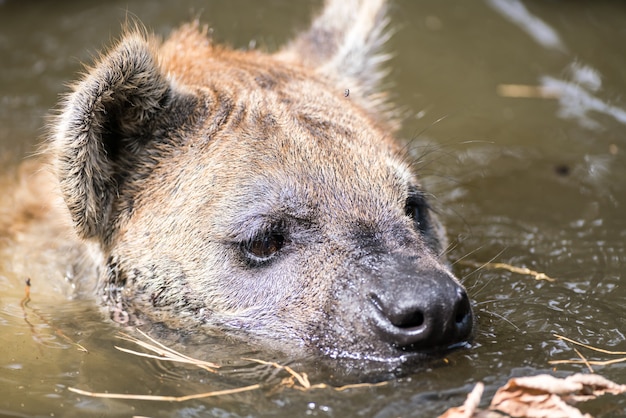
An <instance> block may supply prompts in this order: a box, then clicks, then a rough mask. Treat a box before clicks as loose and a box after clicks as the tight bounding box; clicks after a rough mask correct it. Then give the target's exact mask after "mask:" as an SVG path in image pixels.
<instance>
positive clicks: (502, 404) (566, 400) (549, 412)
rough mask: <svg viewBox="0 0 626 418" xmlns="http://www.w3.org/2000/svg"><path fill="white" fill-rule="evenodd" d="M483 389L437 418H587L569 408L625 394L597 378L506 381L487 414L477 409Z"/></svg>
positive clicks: (624, 390)
mask: <svg viewBox="0 0 626 418" xmlns="http://www.w3.org/2000/svg"><path fill="white" fill-rule="evenodd" d="M482 391H483V386H482V384H481V383H478V384H476V387H474V390H472V393H470V394H469V395H468V397H467V400H466V401H465V403H464V404H463V406H461V407H457V408H450V409H449V410H448V411H446V412H445V413H444V414H443V415H441V416H440V417H439V418H492V417H494V418H497V417H502V416H503V415H500V413H502V414H505V415H506V416H509V417H516V418H521V417H525V418H591V415H589V414H583V413H582V412H580V410H578V409H577V408H575V407H574V406H572V405H573V404H575V403H577V402H581V401H587V400H590V399H595V398H596V397H598V396H601V395H604V394H605V393H612V394H614V395H618V394H623V393H626V385H618V384H617V383H613V382H611V381H610V380H608V379H605V378H604V377H602V376H599V375H597V374H575V375H572V376H569V377H567V378H565V379H559V378H557V377H554V376H550V375H546V374H542V375H538V376H532V377H518V378H514V379H510V380H509V381H508V382H507V383H506V385H504V386H503V387H501V388H500V389H498V391H497V392H496V394H495V395H494V397H493V399H492V400H491V405H490V406H489V410H488V411H483V410H480V409H478V404H479V402H480V397H481V396H482Z"/></svg>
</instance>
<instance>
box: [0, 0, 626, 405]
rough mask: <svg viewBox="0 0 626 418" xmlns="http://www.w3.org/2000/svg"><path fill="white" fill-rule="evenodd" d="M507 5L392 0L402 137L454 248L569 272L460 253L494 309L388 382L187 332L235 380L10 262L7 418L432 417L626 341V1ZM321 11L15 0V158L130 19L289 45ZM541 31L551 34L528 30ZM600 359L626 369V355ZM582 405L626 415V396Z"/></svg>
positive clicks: (1, 388) (7, 82)
mask: <svg viewBox="0 0 626 418" xmlns="http://www.w3.org/2000/svg"><path fill="white" fill-rule="evenodd" d="M500 3H502V2H498V1H484V2H483V1H473V2H468V1H447V2H442V1H438V0H419V1H409V0H405V1H396V2H394V3H393V6H392V19H393V20H392V21H393V25H394V27H396V28H397V29H398V31H397V34H396V36H395V37H394V38H393V40H392V42H390V45H389V49H390V50H391V51H394V52H395V58H394V59H393V61H392V63H391V65H392V68H393V71H392V73H391V76H390V78H389V81H390V83H392V84H391V86H392V93H393V96H394V97H395V99H396V102H397V103H398V105H399V106H401V107H402V108H403V109H405V110H406V118H405V119H406V123H405V129H404V131H403V133H404V135H405V136H406V137H407V138H408V139H410V140H411V141H412V142H411V143H412V145H413V147H414V149H415V152H416V154H417V155H422V156H423V158H422V159H421V160H420V162H419V163H418V164H419V166H420V168H421V170H422V173H423V176H424V179H425V183H426V184H427V186H428V187H429V189H430V191H432V192H433V194H434V195H435V197H436V200H437V202H436V205H437V206H438V207H439V208H440V210H441V212H442V217H443V219H444V222H445V223H446V225H447V227H448V231H449V234H450V237H451V238H452V240H453V241H454V243H455V246H454V248H453V249H452V250H451V251H450V258H451V260H453V261H454V260H463V261H466V262H478V263H480V262H486V261H490V260H493V261H495V262H501V263H508V264H511V265H514V266H518V267H527V268H530V269H533V270H536V271H539V272H544V273H546V274H547V275H549V276H550V277H554V278H555V279H556V281H554V282H547V281H536V280H534V279H533V278H532V277H529V276H524V275H520V274H515V273H512V272H509V271H506V270H490V269H481V270H478V271H477V270H476V268H475V267H472V266H470V265H467V264H463V262H459V263H456V264H455V269H456V272H457V274H458V275H459V276H461V277H464V281H465V283H466V285H467V286H468V288H469V289H470V293H471V296H472V298H473V300H474V303H475V307H476V311H477V314H478V327H479V331H478V334H477V337H476V342H475V345H474V347H473V348H472V349H471V350H469V351H465V352H460V353H455V354H454V355H452V356H450V357H449V359H448V360H449V363H448V364H447V365H445V364H435V365H433V366H432V367H430V368H428V369H426V370H421V371H419V372H416V373H414V374H411V375H409V376H407V377H404V378H400V379H395V380H393V381H391V382H390V383H389V384H388V385H386V386H382V387H375V388H365V389H352V390H348V391H344V392H335V391H332V390H328V389H319V390H314V391H310V392H300V391H296V390H293V389H279V388H278V386H277V384H278V382H279V381H280V378H282V377H284V376H283V375H282V374H280V373H277V372H275V371H274V370H272V369H271V368H266V367H260V366H254V365H253V364H251V363H250V362H247V361H243V360H240V358H241V357H246V356H248V357H249V356H254V357H262V358H269V357H272V356H271V355H270V354H269V353H263V352H254V351H252V349H251V348H248V347H241V346H240V345H238V344H236V343H233V342H229V341H224V340H223V339H220V338H215V337H206V338H202V339H199V337H198V336H185V338H184V339H183V340H182V341H181V342H179V343H177V344H175V345H174V346H175V347H176V348H178V349H180V350H182V351H185V352H190V353H193V354H194V355H196V356H201V357H203V358H204V359H207V360H212V359H216V360H220V361H221V362H223V364H224V365H225V367H224V370H225V371H224V372H223V373H222V374H221V375H219V376H217V375H214V374H211V373H208V372H205V371H203V370H199V369H196V368H193V367H184V366H178V365H175V364H171V363H165V362H158V361H154V360H150V359H144V358H138V357H136V356H133V355H130V354H126V353H122V352H119V351H117V350H116V349H115V348H114V346H115V345H121V344H125V343H123V342H121V341H120V340H118V339H117V338H115V335H116V334H117V332H118V331H120V328H119V327H118V326H117V325H114V324H112V323H110V322H108V321H106V320H104V319H102V316H101V315H100V313H99V311H98V309H97V307H96V305H95V303H94V302H93V301H76V300H75V301H64V302H63V303H58V302H55V301H51V300H48V299H47V298H46V295H45V294H41V293H38V292H37V287H36V286H35V285H34V286H33V289H32V301H31V302H30V303H29V305H28V306H26V307H24V308H23V307H22V306H21V305H20V300H21V299H22V297H23V296H24V285H23V282H22V280H23V278H19V277H15V276H14V275H12V274H11V271H10V266H6V265H4V264H5V263H2V265H4V267H2V268H1V269H0V289H1V290H0V340H1V341H2V343H1V344H0V353H1V356H0V415H2V416H63V417H73V416H75V417H84V416H133V415H136V416H152V417H165V416H167V417H172V416H179V417H195V416H223V417H226V416H234V417H237V416H258V415H264V416H270V415H271V416H285V417H291V416H303V415H312V416H336V417H344V416H376V417H396V416H415V417H434V416H437V415H438V414H440V413H442V412H443V411H444V410H445V409H446V408H448V407H450V406H453V405H457V404H461V403H462V402H463V400H464V397H465V393H466V392H468V391H469V390H470V389H471V387H472V386H473V384H474V383H475V382H477V381H483V382H485V384H486V386H487V395H491V394H493V392H494V391H495V390H496V388H497V387H498V386H500V385H502V384H503V383H504V382H506V380H507V379H509V378H510V377H512V376H519V375H530V374H537V373H540V372H546V371H550V370H552V368H553V366H551V365H549V364H548V361H549V360H553V359H574V358H577V355H576V353H575V352H574V351H573V349H572V346H571V345H568V344H566V343H564V342H560V341H558V340H556V339H555V337H554V336H553V334H554V333H558V334H562V335H565V336H568V337H571V338H574V339H577V340H580V341H583V342H587V343H590V344H593V345H596V346H600V347H603V348H605V349H608V350H618V351H626V336H625V334H626V286H625V285H624V281H623V278H622V276H623V275H624V274H625V273H626V267H624V263H625V262H626V214H625V213H624V207H625V206H626V182H625V181H624V179H625V178H626V135H625V134H624V132H626V126H625V124H626V118H625V117H624V114H625V112H626V111H625V110H624V109H626V99H625V98H624V96H625V94H624V92H626V71H625V70H624V68H625V67H626V55H625V54H624V50H623V45H624V44H625V42H626V29H625V28H626V26H625V25H624V23H625V22H626V7H624V5H622V4H621V3H620V2H614V1H593V2H582V1H578V2H557V1H553V2H527V4H526V7H527V11H528V12H529V13H532V14H534V16H536V17H538V18H540V19H542V21H543V22H544V23H546V24H547V26H545V27H544V28H543V29H542V28H541V27H535V29H533V31H529V30H525V29H524V26H523V25H521V24H519V23H515V21H514V20H513V19H511V18H509V17H506V13H505V12H502V11H499V9H498V7H497V5H498V4H500ZM315 7H317V4H316V3H308V2H306V3H305V2H287V1H278V0H275V1H271V2H263V5H261V2H255V1H251V0H247V1H244V0H237V1H230V2H216V1H210V0H205V1H199V0H194V1H191V0H184V1H162V2H159V3H156V2H148V1H140V0H137V1H110V2H97V1H80V2H79V1H64V2H45V1H29V2H25V1H19V0H7V1H4V2H2V1H0V155H1V156H2V158H0V161H2V163H3V164H7V162H8V163H10V162H15V161H18V160H19V159H20V158H22V157H23V156H25V155H28V154H29V153H30V152H32V151H33V150H34V149H35V148H34V146H35V144H36V143H37V139H38V137H39V136H40V135H41V133H42V126H43V123H44V122H43V119H42V118H43V116H44V115H45V114H46V112H47V111H48V109H49V108H51V107H53V106H54V104H55V102H56V99H57V95H58V94H59V93H61V92H64V91H65V90H66V89H65V87H64V83H65V82H67V81H69V80H71V79H73V78H75V73H76V72H77V71H79V70H80V63H81V62H89V61H90V58H91V57H92V56H94V55H95V53H96V51H97V50H98V49H100V48H101V47H102V46H104V45H106V44H108V43H109V41H110V40H111V39H112V38H115V36H116V35H117V34H118V33H119V28H120V22H122V21H124V19H125V18H126V17H127V16H129V17H137V18H139V19H140V20H141V21H143V22H144V23H145V24H146V25H147V26H148V27H149V28H151V29H153V30H154V31H156V32H157V33H159V34H166V33H167V32H168V31H169V30H170V29H171V28H172V27H173V26H175V25H177V24H178V23H180V22H183V21H186V20H188V19H189V18H190V17H193V16H196V15H198V14H200V16H201V20H203V21H205V22H208V23H210V24H211V25H212V27H213V28H214V29H215V32H214V33H215V36H216V38H217V39H219V40H227V41H228V42H229V43H231V44H233V45H235V46H238V47H241V46H246V45H247V44H248V42H249V41H250V40H251V39H254V40H256V43H257V45H263V46H266V47H268V48H270V49H273V48H275V47H276V46H277V45H279V44H280V43H281V42H283V41H284V40H285V39H287V38H288V37H289V35H290V34H292V33H294V32H295V30H296V28H301V27H304V26H305V25H306V23H307V22H308V18H309V16H310V13H311V11H312V10H314V9H315ZM518 22H519V20H518ZM526 27H527V26H526ZM546 28H547V29H546ZM550 29H551V30H552V31H553V32H552V33H550V32H549V30H550ZM539 32H541V33H543V34H544V37H543V38H533V37H532V36H531V33H532V34H535V35H536V34H537V33H539ZM550 35H556V36H557V37H554V36H552V37H550ZM542 83H545V84H546V85H549V86H553V85H555V84H559V83H560V84H559V88H560V89H561V92H564V91H565V92H568V93H567V95H566V96H565V97H563V98H562V99H561V101H559V100H557V99H553V98H552V99H551V98H513V97H503V96H502V95H501V94H499V90H498V86H499V85H502V84H522V85H531V86H538V85H541V84H542ZM585 109H587V111H585ZM0 199H2V197H0ZM72 341H73V342H76V343H80V344H81V345H82V346H84V347H86V348H87V349H88V351H89V353H84V352H82V351H80V350H78V349H77V347H76V346H75V345H74V344H73V343H72ZM126 346H127V347H130V345H129V344H126ZM583 353H584V354H585V355H587V356H589V357H592V356H593V354H592V353H591V352H589V351H584V352H583ZM596 357H597V358H599V359H611V358H614V357H616V356H609V355H602V356H596ZM276 360H282V361H283V362H284V361H285V359H280V358H276ZM293 367H294V368H299V370H302V368H303V367H306V368H308V369H307V370H306V371H308V372H310V373H311V374H312V375H313V377H312V378H313V379H314V383H315V382H319V381H322V380H328V379H330V377H329V376H328V374H329V372H328V369H327V368H324V367H322V366H320V367H319V369H318V370H315V363H305V366H303V365H302V364H299V363H297V364H293ZM311 368H313V369H311ZM585 370H586V368H585V367H584V366H577V365H571V366H559V367H558V369H557V372H558V373H561V372H563V373H571V372H574V371H585ZM596 371H598V372H600V373H602V374H603V375H604V376H606V377H608V378H610V379H613V380H615V381H618V382H620V383H626V363H621V364H615V365H611V366H606V367H596ZM258 382H261V383H263V384H264V386H263V388H262V389H261V390H258V391H255V392H249V393H245V394H239V395H234V396H226V397H220V398H211V399H205V400H192V401H186V402H182V403H174V402H161V403H158V402H149V401H137V400H103V399H96V398H90V397H85V396H79V395H76V394H73V393H71V392H69V391H68V389H67V388H68V387H78V388H82V389H87V390H93V391H109V392H120V393H143V394H154V395H168V396H181V395H188V394H193V393H200V392H207V391H211V390H218V389H225V388H233V387H237V386H245V385H249V384H254V383H258ZM584 408H586V410H587V411H588V412H590V413H592V414H593V415H595V416H600V417H619V416H623V415H624V414H625V413H626V412H625V411H626V397H624V396H621V397H606V398H603V399H601V400H598V401H595V402H592V403H590V404H588V405H587V406H586V407H584Z"/></svg>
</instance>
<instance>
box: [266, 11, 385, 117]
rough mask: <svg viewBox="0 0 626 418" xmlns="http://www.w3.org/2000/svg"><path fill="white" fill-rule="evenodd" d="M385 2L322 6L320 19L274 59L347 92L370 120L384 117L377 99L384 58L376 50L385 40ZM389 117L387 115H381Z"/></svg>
mask: <svg viewBox="0 0 626 418" xmlns="http://www.w3.org/2000/svg"><path fill="white" fill-rule="evenodd" d="M386 12H387V5H386V1H385V0H326V1H325V6H324V9H323V10H322V13H321V14H320V15H319V16H318V17H317V18H316V19H315V20H314V21H313V23H312V24H311V27H310V28H309V30H308V31H305V32H303V33H302V34H300V35H299V36H298V37H296V38H295V39H294V40H293V41H292V42H290V43H289V44H288V45H286V46H285V47H284V48H283V49H282V50H281V51H279V52H278V53H277V54H276V55H277V57H278V58H280V59H283V60H286V61H295V62H298V63H299V64H301V65H304V66H307V67H309V68H312V69H314V70H315V71H316V72H318V73H319V74H320V75H321V76H322V77H323V78H324V79H327V80H331V81H332V82H333V83H334V84H335V85H336V86H337V87H338V89H341V90H340V91H341V92H342V93H343V92H344V90H349V95H350V97H354V98H355V99H356V100H358V101H359V104H360V105H361V106H363V107H364V108H366V109H368V110H370V111H371V112H372V113H373V114H378V113H380V111H381V110H382V111H385V112H389V108H388V106H387V105H386V102H385V96H384V95H383V94H381V93H380V88H381V83H382V80H383V78H384V77H385V76H386V75H387V71H386V70H385V69H384V68H383V67H382V64H384V63H385V62H386V61H387V60H388V59H389V58H390V55H389V54H384V53H383V52H382V48H383V46H384V44H385V42H387V41H388V40H389V38H390V36H391V32H390V31H389V30H388V25H389V18H388V17H387V15H386ZM386 116H393V115H389V114H388V115H386Z"/></svg>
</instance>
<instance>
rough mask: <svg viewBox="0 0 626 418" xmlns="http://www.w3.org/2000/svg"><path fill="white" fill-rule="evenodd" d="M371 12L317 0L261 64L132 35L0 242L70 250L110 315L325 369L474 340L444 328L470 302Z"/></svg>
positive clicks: (73, 118)
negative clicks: (322, 363)
mask: <svg viewBox="0 0 626 418" xmlns="http://www.w3.org/2000/svg"><path fill="white" fill-rule="evenodd" d="M384 9H385V5H384V2H383V1H382V0H371V1H366V0H362V1H360V0H354V1H353V2H347V3H346V2H342V1H340V0H337V1H329V2H328V3H327V5H326V8H325V10H324V12H323V13H322V14H321V15H320V17H319V18H318V19H317V20H315V21H314V23H313V25H312V27H311V29H310V30H309V31H308V32H305V33H304V34H302V35H301V36H299V37H298V38H296V39H295V40H294V41H293V42H292V43H291V44H289V45H288V46H287V47H285V48H284V49H283V50H281V51H279V52H278V53H277V54H274V55H268V54H264V53H262V52H259V51H245V52H244V51H234V50H230V49H227V48H224V47H221V46H217V45H214V44H213V43H212V41H211V39H210V38H209V37H207V34H206V30H202V28H200V27H199V25H198V24H197V23H193V24H189V25H185V26H183V27H181V28H180V29H178V30H177V31H176V32H174V33H173V34H172V35H171V36H170V37H169V38H168V39H167V40H165V41H164V42H160V41H158V40H156V39H154V38H152V37H149V36H146V35H144V34H142V33H141V32H140V31H137V30H133V31H130V32H129V33H127V34H126V35H125V36H124V37H123V39H122V40H121V41H120V42H119V43H118V44H117V45H116V46H114V47H113V48H112V49H111V50H110V51H109V52H107V53H106V54H104V55H103V56H102V57H101V58H100V60H99V61H98V62H97V63H96V64H95V65H94V66H93V67H92V68H90V69H88V72H87V75H86V76H85V77H84V78H83V79H82V80H81V81H80V82H79V83H77V84H76V85H75V86H74V89H73V92H72V93H71V94H70V95H68V96H67V98H66V99H65V100H64V102H63V103H62V105H61V109H60V114H59V116H58V117H57V118H56V120H55V122H54V132H53V134H52V137H51V139H50V141H49V143H48V145H47V153H48V155H50V157H51V161H52V165H53V170H52V172H53V175H54V176H55V177H56V179H58V182H57V181H52V180H51V177H46V176H47V175H46V174H44V173H39V174H37V177H36V178H30V181H29V182H28V183H29V184H34V185H35V186H31V185H24V186H23V187H25V189H28V188H32V187H36V188H37V189H39V188H44V189H45V190H50V191H52V192H53V194H52V195H50V194H47V193H46V194H45V196H49V195H50V196H60V197H61V198H62V200H63V202H64V203H60V202H57V201H56V200H54V199H53V200H52V201H50V202H48V201H43V202H42V203H39V202H40V201H39V200H37V201H36V202H35V203H33V202H29V199H30V198H29V197H26V198H24V197H16V200H17V201H19V202H20V203H19V205H18V206H17V207H15V208H14V212H13V213H8V214H7V213H5V214H4V215H3V218H4V219H0V222H2V223H0V227H1V229H0V231H5V232H0V233H2V234H5V235H4V236H6V237H8V239H10V240H13V241H17V242H19V241H20V240H22V241H23V240H24V238H23V237H24V236H28V234H29V233H30V234H33V233H36V232H35V231H39V230H48V231H50V236H49V237H48V236H46V237H45V238H46V240H45V241H46V243H48V242H51V243H54V242H58V239H59V238H58V237H60V236H66V237H72V238H71V240H70V241H67V242H71V246H72V251H71V252H70V254H71V256H72V257H74V259H73V260H68V259H67V258H63V257H61V259H62V262H65V263H67V264H68V265H69V266H78V267H73V268H74V269H75V270H77V271H79V272H80V274H81V275H82V276H85V277H83V278H82V279H83V280H87V281H89V280H93V281H96V282H97V283H98V292H99V294H100V296H101V297H102V298H103V300H104V302H105V305H106V306H108V307H109V308H110V309H111V311H112V312H113V313H115V314H116V315H117V316H118V318H122V319H123V320H127V319H128V320H134V319H136V317H141V318H142V319H144V320H150V321H158V322H163V323H165V324H167V325H169V326H171V327H186V328H189V327H197V326H208V327H217V328H220V329H224V330H231V331H233V332H235V333H237V332H240V331H243V332H245V333H246V335H249V336H251V337H253V338H257V339H260V340H262V341H266V342H267V344H270V345H271V344H272V343H271V341H275V340H277V339H278V340H280V341H281V343H280V344H283V343H284V341H291V345H292V348H298V349H301V348H305V349H306V350H310V349H311V348H315V349H317V350H321V351H322V352H324V353H326V354H328V355H331V356H336V357H358V358H361V357H367V358H380V359H397V358H403V357H405V352H406V351H407V350H408V351H415V352H420V351H422V350H423V349H427V350H432V349H436V348H437V347H439V348H441V347H444V346H446V345H448V344H454V343H456V342H458V341H461V340H463V339H465V338H467V337H468V335H469V331H468V329H469V328H471V326H468V327H469V328H468V329H466V328H463V330H462V331H459V335H456V331H452V330H447V328H446V327H448V325H446V324H448V323H449V320H448V319H446V318H447V317H446V315H452V316H451V318H455V316H456V318H457V319H456V320H457V322H460V319H459V317H460V316H462V318H461V319H462V320H463V321H466V320H467V321H470V322H471V320H470V319H468V316H469V317H471V313H470V312H469V305H467V302H466V299H467V298H466V296H464V292H463V291H462V287H461V286H460V285H459V284H458V282H457V280H456V279H455V278H454V277H453V276H452V274H451V273H449V271H448V270H447V268H446V266H445V264H444V262H443V261H442V260H441V259H440V255H441V252H442V249H443V248H444V247H445V239H444V237H443V234H442V230H441V227H440V226H439V224H438V222H437V220H436V219H435V217H434V215H433V214H432V212H431V211H430V210H429V209H428V207H427V205H426V204H425V202H424V198H423V194H422V193H421V192H420V191H419V182H418V180H417V178H416V174H415V173H414V172H413V171H412V167H411V166H410V164H409V163H408V161H407V160H408V158H407V156H406V155H404V153H403V152H402V147H401V146H400V145H399V144H398V143H397V142H396V141H395V139H394V138H393V137H392V136H391V135H392V133H393V131H394V130H395V128H396V122H395V121H394V119H393V114H392V112H390V110H389V109H390V107H389V106H388V105H387V104H386V103H385V101H384V95H382V94H381V93H380V92H379V91H378V85H379V83H380V79H381V77H382V76H383V75H384V71H382V70H381V68H380V64H381V63H382V62H383V61H384V60H385V56H383V55H380V54H379V50H380V48H381V46H382V44H383V43H384V41H385V40H386V39H387V37H388V35H387V32H386V31H385V27H386V22H387V20H386V18H385V14H384ZM348 22H350V23H348ZM345 28H348V29H345ZM346 89H349V91H350V93H349V96H347V97H346V96H345V94H344V92H345V91H346ZM15 190H16V193H22V192H19V190H22V189H21V188H20V187H18V188H16V189H15ZM54 193H56V194H54ZM33 195H36V196H44V194H43V193H41V192H40V191H39V190H34V191H33V192H32V193H31V194H30V196H33ZM407 215H408V216H407ZM55 219H59V220H60V221H55ZM69 219H71V221H72V222H71V224H73V228H71V227H70V222H67V220H69ZM47 225H54V228H52V229H47V228H48V227H47ZM72 231H74V232H72ZM55 237H56V238H55ZM22 244H23V242H22ZM259 248H260V249H261V250H262V251H261V253H262V254H265V252H267V253H269V256H268V257H260V258H259V257H258V256H257V255H255V253H254V251H253V250H251V249H259ZM76 253H79V254H80V256H78V257H76ZM77 260H80V262H78V261H77ZM85 260H90V262H89V263H87V264H86V263H85V262H84V261H85ZM457 289H458V290H457ZM439 294H441V295H443V296H441V297H440V296H439ZM461 294H462V295H463V298H464V299H463V301H462V305H463V306H462V308H458V307H456V304H457V303H461V302H459V301H458V300H457V298H458V296H457V295H461ZM424 295H426V296H424ZM431 295H433V296H432V297H433V298H435V296H436V298H435V299H430V298H431ZM421 298H424V300H423V301H420V300H421ZM416 300H418V301H419V303H421V304H422V305H425V307H424V306H422V305H420V307H419V309H418V308H414V307H413V305H414V304H415V303H417V302H415V301H416ZM448 301H449V302H448ZM448 303H449V304H450V305H451V306H453V308H448V307H447V306H446V305H447V304H448ZM430 305H432V306H430ZM440 305H441V306H440ZM466 305H467V306H466ZM411 309H414V310H424V309H428V310H431V309H432V310H433V311H432V315H431V313H429V312H427V313H426V314H425V315H426V316H427V318H426V320H425V321H423V322H428V321H430V320H431V317H432V320H433V321H435V322H436V323H437V324H439V322H441V323H440V324H439V325H432V327H433V328H437V329H436V330H434V331H432V332H431V330H430V329H429V330H428V332H429V335H430V337H429V340H428V341H426V340H424V341H422V340H420V341H417V340H411V341H408V342H406V341H405V340H404V339H403V338H404V337H398V336H396V333H397V332H403V333H404V332H405V331H404V328H410V329H411V330H413V329H414V328H415V330H416V331H415V332H417V331H418V325H419V324H417V322H419V320H417V319H416V320H415V321H416V323H415V324H412V323H411V324H408V325H406V324H405V323H404V321H405V320H407V319H406V317H410V316H411V315H408V314H405V313H406V311H410V310H411ZM450 309H452V311H453V312H452V313H451V314H450V313H447V312H448V311H449V310H450ZM459 309H460V311H459ZM381 312H384V314H382V315H383V316H385V315H389V317H390V318H392V317H393V318H400V317H402V318H404V319H398V320H396V319H393V320H392V322H393V321H396V322H400V323H401V326H400V325H399V326H398V327H399V328H401V330H400V331H397V330H396V328H395V326H391V325H389V324H388V322H389V320H387V319H386V318H382V317H381ZM444 312H446V313H445V315H444ZM459 312H460V313H459ZM461 314H462V315H461ZM120 315H121V316H120ZM381 318H382V319H381ZM408 320H413V319H411V318H409V319H408ZM453 320H454V319H451V320H450V321H453ZM372 323H377V324H379V323H384V324H386V325H381V326H378V325H377V326H374V327H373V325H372ZM433 324H434V323H433ZM420 326H421V325H420ZM372 327H373V328H374V329H373V328H372ZM389 327H391V328H393V329H392V330H389V329H387V328H389ZM438 327H440V328H441V329H439V328H438ZM464 327H465V325H464ZM444 328H445V330H444ZM396 331H397V332H396ZM420 332H421V331H420ZM424 332H426V331H424ZM436 332H440V333H441V336H439V335H437V334H436ZM433 333H435V334H433ZM388 334H389V335H392V336H391V337H390V336H389V335H388ZM431 334H432V335H431ZM453 334H454V335H453ZM381 335H382V337H381ZM397 338H400V339H397ZM388 339H392V340H393V341H387V340H388ZM398 348H402V350H398Z"/></svg>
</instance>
